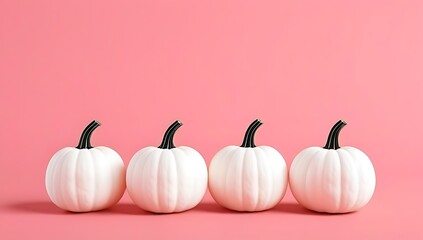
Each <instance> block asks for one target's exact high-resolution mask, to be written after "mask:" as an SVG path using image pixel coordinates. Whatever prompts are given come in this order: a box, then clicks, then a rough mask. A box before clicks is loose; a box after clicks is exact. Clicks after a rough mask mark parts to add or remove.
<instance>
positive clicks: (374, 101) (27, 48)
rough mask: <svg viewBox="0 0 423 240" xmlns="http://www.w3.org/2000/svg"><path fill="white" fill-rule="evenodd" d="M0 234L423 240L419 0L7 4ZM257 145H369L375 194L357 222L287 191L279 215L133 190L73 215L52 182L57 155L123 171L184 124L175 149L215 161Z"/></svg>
mask: <svg viewBox="0 0 423 240" xmlns="http://www.w3.org/2000/svg"><path fill="white" fill-rule="evenodd" d="M0 80H1V81H0V104H1V110H2V114H1V120H0V123H1V124H0V132H1V138H0V144H1V151H0V179H1V181H0V189H1V192H0V194H1V195H0V238H2V239H10V238H24V237H25V238H28V237H34V236H39V237H44V238H46V239H51V238H53V237H56V238H57V237H61V238H63V237H65V238H69V239H70V238H74V237H76V236H79V237H81V238H90V239H99V238H100V237H103V238H104V239H110V238H115V239H116V238H118V237H119V238H120V239H129V238H137V239H140V238H143V239H154V238H165V237H167V238H172V239H217V238H220V239H234V238H238V239H257V238H261V239H270V238H275V239H281V238H285V237H290V238H306V237H308V238H313V239H323V238H325V239H327V238H329V239H334V238H335V237H336V238H340V239H341V238H342V239H358V238H362V239H370V238H373V239H376V238H378V239H382V238H383V239H399V238H401V239H417V238H420V239H421V238H423V230H422V228H423V224H422V221H421V218H422V214H423V211H422V207H421V203H422V201H423V194H422V190H421V189H422V185H421V184H422V180H423V179H422V177H421V175H422V174H421V171H422V167H423V164H422V159H421V158H422V154H421V150H420V149H419V148H421V147H422V141H421V136H422V135H423V127H422V126H423V125H422V124H421V117H422V116H423V113H422V104H423V90H422V89H423V1H418V0H416V1H410V0H397V1H385V0H383V1H382V0H380V1H378V0H370V1H369V0H362V1H328V0H323V1H311V0H309V1H305V0H303V1H301V0H300V1H280V0H274V1H273V0H265V1H245V0H242V1H241V0H240V1H232V0H230V1H226V0H222V1H220V0H219V1H208V0H206V1H194V0H192V1H170V0H159V1H153V0H151V1H140V0H134V1H130V0H125V1H85V0H76V1H44V0H41V1H21V0H17V1H7V0H1V1H0ZM255 118H260V119H262V120H263V122H264V123H265V124H264V125H263V126H262V127H261V128H260V130H259V131H258V132H257V135H256V136H257V137H256V143H257V144H258V145H269V146H273V147H275V148H276V149H278V150H279V151H280V152H281V153H282V154H283V156H284V157H285V159H286V161H287V163H288V165H290V164H291V162H292V159H293V158H294V157H295V155H296V154H297V153H298V152H299V151H300V150H302V149H303V148H305V147H308V146H312V145H320V146H322V145H324V142H325V140H326V136H327V133H328V131H329V129H330V127H331V126H332V124H334V123H335V122H336V121H337V120H338V119H340V118H342V119H344V120H346V121H347V122H348V123H349V125H348V126H347V127H346V128H344V130H343V132H342V133H341V139H340V143H341V144H342V145H352V146H356V147H358V148H360V149H361V150H363V151H364V152H366V153H367V154H368V155H369V156H370V158H371V159H372V161H373V163H374V166H375V169H376V173H377V188H376V192H375V195H374V198H373V199H372V201H371V202H370V204H369V205H367V206H366V207H365V208H364V209H362V210H361V211H359V212H356V213H352V214H343V215H325V214H316V213H313V212H310V211H307V210H305V209H303V208H302V207H300V206H298V205H297V203H296V202H295V199H293V197H292V195H291V193H290V192H289V191H288V193H287V195H286V196H285V198H284V199H283V200H282V202H281V204H280V205H279V206H277V207H276V208H275V209H273V210H270V211H266V212H260V213H248V214H246V213H236V212H231V211H227V210H225V209H223V208H221V207H219V206H217V205H216V204H215V203H214V201H213V200H212V199H211V197H210V195H209V193H207V195H206V196H205V198H204V200H203V202H202V203H201V204H200V205H199V206H198V207H196V208H195V209H193V210H191V211H188V212H184V213H180V214H172V215H154V214H149V213H146V212H144V211H142V210H140V209H138V208H136V207H135V206H134V205H133V204H132V203H131V200H130V199H129V197H128V195H127V194H125V196H124V198H123V199H122V201H121V202H120V203H119V204H118V205H117V206H115V207H114V208H112V209H110V210H107V211H102V212H95V213H86V214H70V213H67V212H64V211H62V210H60V209H58V208H56V207H55V206H54V205H53V204H52V203H50V201H49V199H48V196H47V194H46V191H45V187H44V175H45V169H46V166H47V164H48V161H49V159H50V158H51V156H52V155H53V154H54V153H55V152H56V151H57V150H59V149H60V148H62V147H65V146H76V144H77V142H78V138H79V136H80V133H81V131H82V129H83V128H84V127H85V125H86V124H88V123H89V122H90V121H91V120H92V119H97V120H99V121H101V122H102V123H103V126H102V127H101V128H99V129H98V130H97V131H96V132H95V133H94V135H93V144H95V145H105V146H109V147H112V148H114V149H115V150H116V151H118V152H119V153H120V154H121V156H122V157H123V159H124V161H125V164H128V162H129V159H130V158H131V156H132V155H133V154H134V153H135V152H136V151H137V150H139V149H140V148H142V147H145V146H149V145H156V146H157V145H159V144H160V141H161V138H162V135H163V133H164V131H165V129H166V128H167V127H168V125H170V124H171V123H172V122H173V121H174V120H176V119H179V120H181V121H182V122H183V123H184V126H183V127H182V128H181V129H180V130H179V131H178V133H177V134H176V136H175V143H176V144H177V145H188V146H191V147H194V148H196V149H197V150H198V151H199V152H201V153H202V155H203V156H204V157H205V159H206V161H207V162H209V161H210V159H211V158H212V156H213V155H214V153H216V152H217V151H218V150H219V149H220V148H222V147H224V146H225V145H230V144H240V143H241V141H242V137H243V134H244V131H245V129H246V128H247V126H248V124H249V123H250V122H251V121H252V120H254V119H255Z"/></svg>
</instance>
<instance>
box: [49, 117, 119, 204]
mask: <svg viewBox="0 0 423 240" xmlns="http://www.w3.org/2000/svg"><path fill="white" fill-rule="evenodd" d="M98 126H100V123H99V122H97V121H95V120H94V121H92V122H91V123H90V124H89V125H88V126H87V127H86V128H85V129H84V131H83V132H82V135H81V138H80V141H79V144H78V146H77V147H65V148H63V149H61V150H60V151H58V152H57V153H56V154H54V156H53V157H52V158H51V160H50V162H49V164H48V167H47V171H46V178H45V184H46V189H47V193H48V196H49V197H50V199H51V201H52V202H53V203H54V204H55V205H57V206H58V207H59V208H62V209H65V210H68V211H72V212H89V211H96V210H101V209H105V208H108V207H110V206H112V205H114V204H115V203H117V202H118V201H119V200H120V199H121V197H122V195H123V193H124V192H125V166H124V163H123V161H122V158H121V157H120V156H119V154H118V153H116V152H115V151H114V150H113V149H111V148H108V147H93V146H92V145H91V134H92V133H93V131H94V130H95V129H96V128H97V127H98Z"/></svg>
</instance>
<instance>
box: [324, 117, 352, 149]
mask: <svg viewBox="0 0 423 240" xmlns="http://www.w3.org/2000/svg"><path fill="white" fill-rule="evenodd" d="M345 125H347V123H346V122H345V121H343V120H339V121H338V122H337V123H335V125H333V127H332V129H331V130H330V132H329V136H328V139H327V141H326V145H325V146H324V147H323V148H326V149H335V150H336V149H338V148H340V147H339V133H340V132H341V129H342V128H343V127H345Z"/></svg>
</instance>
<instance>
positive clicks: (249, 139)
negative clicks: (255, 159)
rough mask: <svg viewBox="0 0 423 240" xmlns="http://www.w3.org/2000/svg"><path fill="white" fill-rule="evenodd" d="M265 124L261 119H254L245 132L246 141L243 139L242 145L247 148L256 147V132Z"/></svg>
mask: <svg viewBox="0 0 423 240" xmlns="http://www.w3.org/2000/svg"><path fill="white" fill-rule="evenodd" d="M261 125H263V122H262V121H261V120H260V119H256V120H254V121H253V122H252V123H251V124H250V126H248V128H247V131H246V132H245V136H244V141H242V144H241V147H245V148H254V147H256V145H255V144H254V135H255V134H256V131H257V129H258V128H259V127H260V126H261Z"/></svg>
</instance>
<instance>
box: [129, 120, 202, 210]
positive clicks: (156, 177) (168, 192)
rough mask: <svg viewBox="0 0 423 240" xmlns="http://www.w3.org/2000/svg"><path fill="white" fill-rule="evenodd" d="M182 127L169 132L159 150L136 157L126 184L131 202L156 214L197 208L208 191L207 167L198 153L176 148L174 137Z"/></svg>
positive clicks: (148, 149) (148, 150)
mask: <svg viewBox="0 0 423 240" xmlns="http://www.w3.org/2000/svg"><path fill="white" fill-rule="evenodd" d="M180 126H182V123H181V122H179V121H175V122H174V123H173V124H172V125H170V127H169V128H168V129H167V131H166V133H165V135H164V137H163V141H162V143H161V144H160V146H158V147H146V148H143V149H141V150H139V151H138V152H137V153H135V155H134V156H133V157H132V159H131V161H130V162H129V165H128V170H127V175H126V183H127V186H128V193H129V196H130V197H131V199H132V200H133V201H134V203H135V204H136V205H138V206H139V207H140V208H142V209H144V210H147V211H150V212H155V213H172V212H182V211H185V210H188V209H191V208H193V207H195V206H196V205H197V204H198V203H199V202H200V201H201V199H202V198H203V196H204V194H205V192H206V189H207V166H206V163H205V161H204V159H203V157H202V156H201V155H200V153H199V152H197V151H196V150H195V149H193V148H190V147H186V146H180V147H175V145H174V144H173V137H174V135H175V132H176V130H177V129H178V128H179V127H180Z"/></svg>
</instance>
